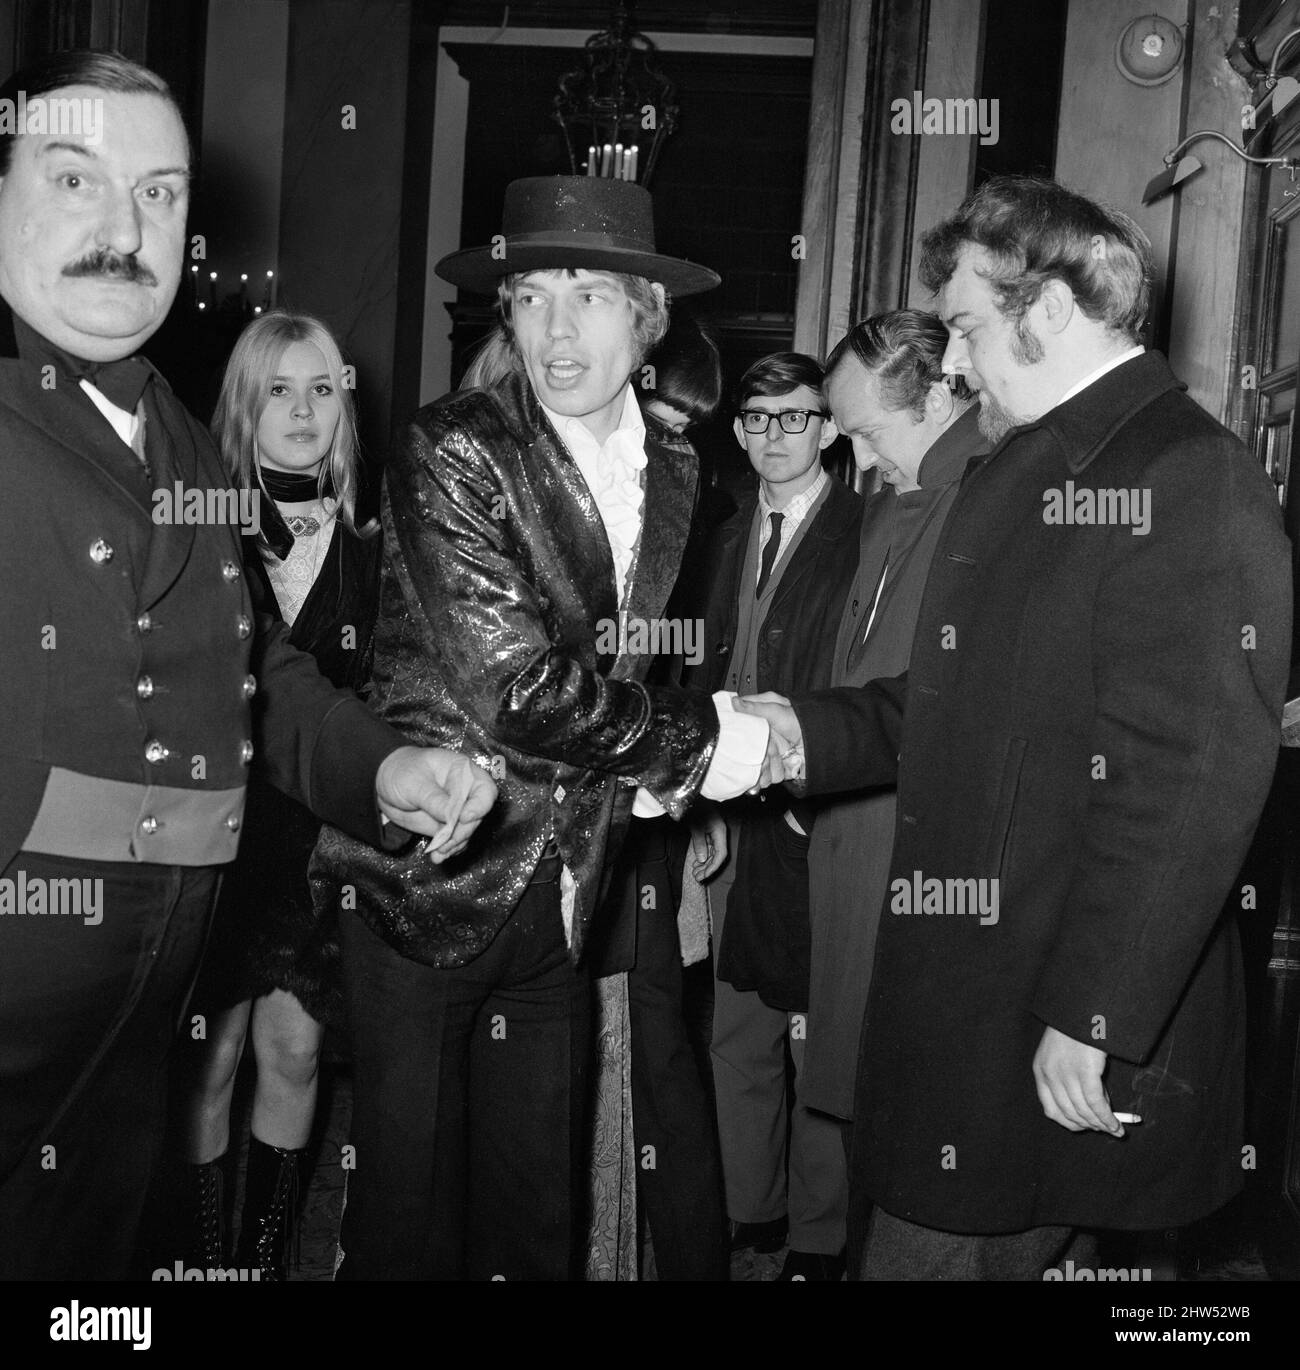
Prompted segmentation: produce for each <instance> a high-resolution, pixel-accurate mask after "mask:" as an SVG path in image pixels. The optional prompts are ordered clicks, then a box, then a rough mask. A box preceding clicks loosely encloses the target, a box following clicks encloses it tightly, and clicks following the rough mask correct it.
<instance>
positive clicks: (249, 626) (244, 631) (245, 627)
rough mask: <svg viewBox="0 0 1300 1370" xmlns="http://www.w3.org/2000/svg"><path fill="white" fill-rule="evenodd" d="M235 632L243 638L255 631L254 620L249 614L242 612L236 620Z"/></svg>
mask: <svg viewBox="0 0 1300 1370" xmlns="http://www.w3.org/2000/svg"><path fill="white" fill-rule="evenodd" d="M235 632H237V633H238V634H239V636H240V637H241V638H244V637H251V636H252V633H253V620H252V619H251V618H249V616H248V615H247V614H240V616H239V617H238V618H237V619H236V620H235Z"/></svg>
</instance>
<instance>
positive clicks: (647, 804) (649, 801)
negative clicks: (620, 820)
mask: <svg viewBox="0 0 1300 1370" xmlns="http://www.w3.org/2000/svg"><path fill="white" fill-rule="evenodd" d="M667 812H668V810H667V809H665V808H664V806H663V805H662V804H661V803H660V802H659V801H658V800H657V799H656V798H655V797H654V795H652V794H651V793H650V791H649V790H647V789H646V787H645V786H644V785H638V786H637V787H636V798H635V799H634V800H633V801H632V817H633V818H662V817H663V815H664V814H665V813H667Z"/></svg>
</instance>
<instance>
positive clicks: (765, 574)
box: [754, 512, 785, 599]
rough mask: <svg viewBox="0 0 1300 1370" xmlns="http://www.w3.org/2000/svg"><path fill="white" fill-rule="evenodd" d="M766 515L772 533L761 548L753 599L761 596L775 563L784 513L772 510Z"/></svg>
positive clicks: (779, 548) (779, 547) (779, 545)
mask: <svg viewBox="0 0 1300 1370" xmlns="http://www.w3.org/2000/svg"><path fill="white" fill-rule="evenodd" d="M767 517H768V520H769V522H770V524H771V527H772V535H771V537H769V538H768V540H767V546H766V547H764V548H763V559H762V561H761V562H760V563H759V567H758V589H757V590H755V591H754V598H755V599H762V598H763V591H764V590H765V589H766V588H767V582H768V580H769V579H770V578H771V575H772V567H773V566H775V565H776V558H777V554H778V553H779V552H780V550H781V524H782V522H783V520H784V519H785V515H784V514H778V513H775V512H774V513H771V514H769V515H768V516H767Z"/></svg>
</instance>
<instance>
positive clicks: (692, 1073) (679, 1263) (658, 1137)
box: [620, 823, 730, 1280]
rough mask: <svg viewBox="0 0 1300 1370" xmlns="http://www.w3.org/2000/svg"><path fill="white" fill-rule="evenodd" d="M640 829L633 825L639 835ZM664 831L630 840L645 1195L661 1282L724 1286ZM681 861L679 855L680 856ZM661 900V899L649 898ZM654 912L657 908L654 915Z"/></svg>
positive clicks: (718, 1207) (636, 1129)
mask: <svg viewBox="0 0 1300 1370" xmlns="http://www.w3.org/2000/svg"><path fill="white" fill-rule="evenodd" d="M641 826H642V825H641V824H640V823H638V824H636V825H634V828H633V831H634V833H638V830H639V829H640V828H641ZM655 826H657V825H650V824H646V825H645V828H646V832H645V833H644V834H638V840H637V841H636V842H635V843H634V842H633V841H631V840H629V842H628V846H627V847H626V848H625V849H624V854H625V857H626V856H627V855H628V853H629V849H630V851H631V854H632V855H633V856H634V858H635V859H634V861H633V862H632V863H631V864H630V866H629V867H628V868H627V869H624V870H621V871H620V875H621V876H622V877H623V878H625V879H632V877H633V876H635V881H634V889H633V892H634V894H635V896H636V900H637V912H636V962H635V964H634V965H633V966H632V968H631V970H630V971H629V972H628V977H627V987H628V1017H629V1021H630V1027H631V1035H632V1131H633V1136H634V1138H635V1141H636V1151H637V1190H638V1193H639V1194H640V1196H641V1203H642V1206H643V1208H644V1210H645V1215H646V1220H647V1222H648V1223H649V1226H650V1235H651V1240H652V1241H653V1243H654V1253H655V1270H656V1273H657V1274H658V1276H659V1278H660V1279H661V1280H725V1279H727V1277H728V1273H729V1268H730V1254H729V1250H728V1241H727V1227H726V1210H725V1205H724V1203H723V1198H722V1163H721V1161H720V1160H719V1158H718V1141H717V1135H716V1131H715V1128H714V1119H713V1109H712V1106H711V1104H710V1102H709V1096H708V1094H707V1092H706V1090H705V1086H704V1081H703V1079H702V1077H701V1075H700V1068H699V1063H698V1061H697V1059H696V1056H695V1053H694V1051H693V1050H692V1049H691V1043H690V1040H689V1038H688V1037H687V1035H686V1020H685V1017H684V1014H683V1007H682V958H681V952H680V949H679V947H678V942H677V918H676V909H677V902H678V901H677V897H676V892H675V885H674V884H673V882H672V881H670V879H669V867H668V856H667V851H666V849H665V841H664V837H663V835H662V832H661V831H654V830H653V829H654V827H655ZM679 855H680V854H679ZM647 891H653V897H652V898H651V897H648V896H647ZM650 903H653V908H649V907H647V905H648V904H650Z"/></svg>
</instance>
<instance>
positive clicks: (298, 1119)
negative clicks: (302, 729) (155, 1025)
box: [186, 313, 381, 1280]
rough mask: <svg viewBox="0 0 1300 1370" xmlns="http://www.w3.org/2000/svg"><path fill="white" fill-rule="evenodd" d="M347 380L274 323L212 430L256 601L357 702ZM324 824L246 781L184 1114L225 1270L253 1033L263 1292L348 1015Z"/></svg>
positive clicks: (197, 1226) (253, 1205) (311, 329)
mask: <svg viewBox="0 0 1300 1370" xmlns="http://www.w3.org/2000/svg"><path fill="white" fill-rule="evenodd" d="M343 381H344V371H343V360H342V357H341V356H340V354H339V349H338V345H337V344H336V343H335V341H334V339H333V338H332V337H331V336H330V333H329V330H328V329H327V328H326V327H325V326H324V325H323V324H322V323H320V322H319V321H318V320H316V319H313V318H309V317H306V316H303V315H291V314H284V313H273V314H267V315H264V316H263V317H261V318H259V319H256V320H254V322H253V323H251V324H250V325H249V326H248V327H247V328H246V329H245V330H244V332H243V333H242V334H241V335H240V338H239V341H238V342H237V343H236V345H235V350H234V352H233V354H232V355H231V358H230V361H229V363H228V365H227V367H226V374H225V379H224V381H223V383H222V387H221V395H220V398H219V399H218V401H217V408H216V413H215V414H214V416H213V423H212V426H213V432H214V435H215V437H216V439H217V442H218V444H219V446H220V448H221V452H222V456H223V457H224V459H225V462H226V465H227V468H228V470H229V472H230V475H231V478H232V480H233V482H234V484H235V485H236V486H238V487H239V488H240V489H243V490H249V491H255V492H258V494H259V495H260V499H259V505H260V512H261V532H260V534H259V535H258V536H257V537H256V538H255V539H254V538H251V537H250V538H248V539H246V554H245V561H246V567H245V569H246V572H247V574H248V576H249V578H250V581H251V582H252V584H253V587H254V597H255V599H256V591H257V588H258V586H259V585H260V587H261V590H262V599H263V604H262V607H263V608H264V609H266V610H268V611H270V612H273V613H275V614H276V615H278V616H279V617H280V618H282V619H283V620H284V622H285V623H286V624H287V625H288V626H289V627H290V629H291V633H290V641H291V642H292V643H293V645H294V646H296V647H299V648H301V649H302V650H303V651H306V652H309V653H311V655H312V656H314V657H315V659H316V663H317V665H318V666H319V668H320V670H321V673H322V674H323V675H325V676H327V677H329V679H330V680H331V681H332V682H333V683H334V684H335V685H339V686H351V687H352V688H353V689H355V690H357V691H358V692H360V690H361V689H362V687H363V686H364V684H365V682H366V678H367V675H368V672H369V664H370V656H371V639H372V633H373V625H374V618H375V608H376V594H377V584H378V574H379V553H380V543H381V539H380V538H379V537H377V536H374V534H376V533H377V531H378V529H377V525H376V524H375V523H374V522H371V523H369V524H367V525H365V526H359V525H358V516H357V498H358V491H359V488H360V485H361V463H360V456H359V453H358V448H357V437H356V424H355V419H354V414H353V404H352V392H351V390H350V389H349V388H348V387H346V386H345V385H344V383H343ZM254 707H256V705H255V706H254ZM319 827H320V824H319V823H318V822H317V821H316V819H315V818H313V817H312V815H311V814H310V813H309V812H308V811H307V810H306V809H304V808H302V807H301V806H300V805H298V804H296V803H294V802H293V801H292V800H290V799H288V798H286V797H285V796H283V795H281V794H280V793H279V792H278V791H275V790H272V789H271V788H270V787H269V786H268V785H266V784H265V783H262V784H258V783H256V782H255V783H253V784H252V785H250V787H249V795H248V807H247V810H246V814H245V819H244V833H243V838H242V841H241V845H240V851H239V859H238V860H237V861H236V863H235V864H234V866H233V867H232V868H231V871H230V873H229V874H228V875H227V877H226V882H225V886H224V889H223V892H222V898H221V902H220V904H219V907H218V913H217V919H216V923H215V926H214V930H213V938H212V943H211V945H210V947H209V951H208V955H207V957H206V959H205V962H204V969H203V972H202V975H201V978H200V982H199V987H198V990H197V991H196V996H195V1011H196V1012H199V1013H202V1014H203V1015H204V1019H205V1023H206V1031H207V1036H206V1040H205V1041H203V1042H200V1043H197V1044H196V1051H197V1053H198V1059H197V1061H196V1070H195V1080H194V1087H193V1090H192V1093H191V1094H190V1097H189V1100H188V1108H187V1120H186V1121H187V1130H188V1148H189V1154H188V1157H187V1159H188V1161H189V1167H188V1179H189V1184H190V1191H191V1222H192V1232H191V1234H190V1252H189V1257H190V1259H191V1260H192V1261H194V1262H197V1263H198V1264H200V1266H214V1265H216V1266H219V1265H222V1264H223V1263H224V1260H225V1242H224V1239H223V1232H222V1228H223V1199H222V1192H221V1191H222V1188H223V1180H224V1177H225V1176H228V1175H229V1174H231V1173H232V1172H233V1166H234V1159H235V1158H236V1157H237V1156H238V1153H239V1148H238V1145H237V1144H236V1145H234V1146H231V1145H230V1101H231V1094H232V1091H233V1087H234V1081H235V1072H236V1069H237V1067H238V1065H239V1062H240V1058H241V1057H242V1055H243V1053H244V1049H245V1045H246V1043H247V1042H248V1040H249V1039H250V1038H251V1041H252V1049H253V1054H254V1057H255V1059H256V1063H257V1084H256V1092H255V1094H254V1097H253V1114H252V1136H251V1139H250V1142H249V1153H248V1170H247V1181H246V1185H245V1198H244V1208H243V1218H242V1222H241V1224H240V1234H239V1245H238V1248H237V1251H236V1264H237V1265H240V1266H247V1267H250V1268H260V1269H261V1272H262V1274H261V1278H262V1279H263V1280H277V1279H284V1277H285V1270H286V1265H287V1261H286V1256H287V1251H288V1244H289V1239H290V1237H291V1235H292V1232H293V1227H294V1222H295V1218H296V1208H297V1192H298V1187H299V1184H300V1182H301V1179H302V1177H303V1161H304V1157H305V1154H306V1147H307V1141H308V1137H309V1135H310V1132H311V1126H312V1119H313V1115H314V1112H315V1107H316V1083H317V1067H318V1061H319V1055H320V1048H321V1041H322V1038H323V1036H324V1031H325V1024H326V1023H328V1022H329V1021H330V1020H331V1019H332V1018H333V1017H334V1016H335V1015H336V1013H337V1012H338V1011H339V1009H340V1007H341V1003H342V991H341V983H340V979H339V966H338V961H339V953H338V941H337V934H336V929H335V927H334V925H333V923H332V921H324V920H322V919H320V918H319V917H318V916H317V915H316V914H314V913H313V910H312V902H311V897H310V893H309V889H308V883H307V862H308V859H309V857H310V855H311V851H312V847H313V846H314V844H315V841H316V835H317V832H318V831H319ZM227 1158H229V1161H227Z"/></svg>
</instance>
